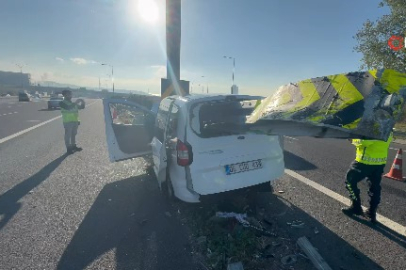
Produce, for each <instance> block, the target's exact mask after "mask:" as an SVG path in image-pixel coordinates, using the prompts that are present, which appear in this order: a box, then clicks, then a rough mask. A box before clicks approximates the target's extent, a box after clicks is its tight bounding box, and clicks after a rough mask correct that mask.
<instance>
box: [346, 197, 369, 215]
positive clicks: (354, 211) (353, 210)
mask: <svg viewBox="0 0 406 270" xmlns="http://www.w3.org/2000/svg"><path fill="white" fill-rule="evenodd" d="M341 211H343V213H344V214H346V215H347V216H353V215H363V214H364V212H363V211H362V207H361V200H359V199H358V200H356V201H352V204H351V206H350V207H347V208H342V209H341Z"/></svg>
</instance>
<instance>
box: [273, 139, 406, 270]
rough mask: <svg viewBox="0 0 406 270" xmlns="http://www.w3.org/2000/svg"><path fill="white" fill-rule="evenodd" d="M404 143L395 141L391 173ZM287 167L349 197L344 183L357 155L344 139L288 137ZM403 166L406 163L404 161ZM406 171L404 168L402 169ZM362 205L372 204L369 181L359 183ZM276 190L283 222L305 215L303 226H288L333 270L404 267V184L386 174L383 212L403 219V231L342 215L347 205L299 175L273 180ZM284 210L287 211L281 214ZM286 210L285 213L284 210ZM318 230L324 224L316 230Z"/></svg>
mask: <svg viewBox="0 0 406 270" xmlns="http://www.w3.org/2000/svg"><path fill="white" fill-rule="evenodd" d="M403 146H404V145H399V144H395V143H394V144H392V146H391V148H392V149H390V152H389V157H388V158H389V162H388V164H387V166H386V168H385V173H386V172H388V171H389V169H390V166H391V165H392V161H393V159H394V157H395V155H396V152H397V149H398V148H402V147H403ZM285 149H286V152H285V162H286V164H285V166H286V168H287V169H290V170H293V171H295V172H297V173H299V174H300V175H302V176H305V177H306V178H308V179H310V180H312V181H314V182H316V183H319V184H321V185H322V186H324V187H326V188H328V189H330V190H332V191H334V192H336V193H338V194H340V195H343V196H346V197H347V196H348V195H347V191H346V189H345V187H344V181H345V175H346V171H347V170H348V166H349V164H350V163H351V161H352V160H353V158H354V147H353V146H352V145H351V144H350V143H349V142H348V141H346V140H336V139H315V138H303V137H302V138H300V137H298V138H288V139H287V141H285ZM403 166H404V164H403ZM403 169H405V168H403ZM359 187H360V189H361V194H362V201H363V205H364V206H368V196H367V191H368V186H367V183H366V182H365V181H364V182H361V183H360V184H359ZM274 188H275V193H276V194H278V191H283V192H284V193H282V194H278V197H279V198H281V199H283V200H286V201H285V202H287V203H288V204H289V207H288V208H287V207H286V206H285V205H284V204H281V203H279V204H280V205H281V206H282V209H283V208H285V209H288V210H287V215H286V217H285V216H284V217H281V218H280V219H281V224H284V222H288V221H292V220H294V219H301V220H304V221H305V222H306V229H304V230H302V231H301V230H290V232H291V233H292V235H293V236H295V237H300V236H303V235H305V236H307V237H310V238H311V241H312V244H314V246H315V247H316V248H318V250H319V252H320V253H321V254H322V256H323V257H324V259H325V260H326V261H327V262H329V263H330V265H331V266H332V267H333V266H334V267H333V268H334V269H399V270H400V269H406V260H405V259H406V237H405V236H404V235H405V234H406V231H405V226H406V210H405V209H406V208H405V206H406V202H405V200H406V183H404V182H398V181H394V180H390V179H387V178H383V180H382V200H381V204H380V207H379V210H378V213H380V214H381V215H383V216H385V217H387V218H389V219H391V220H393V221H395V222H397V223H399V224H400V225H402V226H403V228H401V230H402V233H403V235H402V234H400V233H399V232H398V231H394V230H391V229H390V228H388V227H386V226H384V225H382V224H378V225H377V226H371V225H370V223H369V222H368V221H366V220H365V219H363V218H355V219H351V218H349V217H347V216H345V215H343V214H342V213H341V210H340V209H341V207H343V206H344V205H343V204H341V203H339V202H338V201H337V200H335V199H332V198H331V197H329V196H327V195H325V194H324V193H322V192H320V191H318V190H315V189H314V188H313V187H310V186H308V185H306V184H303V183H302V182H300V181H298V180H297V179H296V178H295V177H292V176H290V175H287V174H285V176H284V177H282V178H281V179H278V180H277V181H275V183H274ZM280 212H283V210H280V211H278V212H277V213H280ZM283 213H285V212H283ZM314 228H318V229H320V228H322V231H320V233H318V234H315V233H314V232H313V230H314ZM340 267H341V268H340Z"/></svg>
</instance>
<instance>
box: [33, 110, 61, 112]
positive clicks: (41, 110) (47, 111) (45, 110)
mask: <svg viewBox="0 0 406 270" xmlns="http://www.w3.org/2000/svg"><path fill="white" fill-rule="evenodd" d="M59 110H60V109H40V110H38V111H39V112H53V111H59Z"/></svg>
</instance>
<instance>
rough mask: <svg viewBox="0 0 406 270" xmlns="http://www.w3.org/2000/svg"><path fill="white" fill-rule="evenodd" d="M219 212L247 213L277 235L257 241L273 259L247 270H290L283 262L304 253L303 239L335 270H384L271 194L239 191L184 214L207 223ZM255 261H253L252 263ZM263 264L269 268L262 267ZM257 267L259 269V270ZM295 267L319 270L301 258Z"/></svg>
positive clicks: (188, 207)
mask: <svg viewBox="0 0 406 270" xmlns="http://www.w3.org/2000/svg"><path fill="white" fill-rule="evenodd" d="M217 211H220V212H235V213H245V214H247V216H248V218H247V219H248V220H250V219H251V218H254V219H255V220H257V222H259V224H261V225H262V226H263V228H265V229H266V230H267V231H268V232H270V233H272V234H273V235H271V236H265V237H262V238H261V239H260V240H257V241H258V242H262V243H263V245H267V244H268V245H267V246H268V247H269V246H270V248H269V249H268V250H267V252H269V253H270V254H272V256H271V257H270V258H267V259H257V262H258V264H257V265H244V269H245V267H251V268H250V269H288V266H283V265H281V258H282V257H283V256H286V255H289V254H296V255H297V254H298V253H303V251H302V250H301V249H300V248H299V247H298V246H297V245H296V241H297V239H298V238H300V237H302V236H306V237H307V238H308V239H309V241H310V242H311V243H312V245H313V246H314V247H315V248H317V249H318V251H319V253H320V255H321V256H322V257H323V258H324V259H325V260H326V262H327V263H328V264H329V265H330V267H332V269H341V270H350V269H368V270H382V269H383V268H382V267H381V266H380V265H378V264H377V263H375V262H374V261H372V260H371V259H370V258H369V257H368V256H367V255H366V254H363V253H362V252H360V251H359V250H357V249H355V248H354V247H353V246H351V245H350V244H349V243H348V242H346V241H345V240H344V239H342V238H341V237H340V236H339V235H337V234H336V233H335V232H333V231H331V230H330V229H328V228H327V227H325V225H323V224H322V223H320V222H319V221H318V220H316V219H314V218H313V217H312V216H310V215H308V214H307V213H306V212H304V211H303V210H302V209H300V208H299V207H296V206H294V205H292V204H291V203H289V202H288V201H286V200H285V199H283V198H281V197H279V196H277V195H275V194H273V193H271V192H255V191H254V192H253V193H251V192H250V191H247V190H236V191H231V192H227V193H223V194H218V195H217V196H210V198H207V200H206V201H205V202H204V203H202V204H199V205H183V206H181V212H182V213H188V214H189V215H193V218H194V219H198V217H201V216H203V219H204V220H210V219H212V217H214V216H215V213H216V212H217ZM295 220H300V221H302V222H304V224H305V225H304V227H303V228H292V227H291V226H290V225H288V223H292V222H293V221H295ZM235 222H236V221H235ZM236 223H237V222H236ZM254 224H257V223H254ZM227 226H228V227H226V228H227V230H226V231H225V232H224V235H227V233H230V232H231V231H232V228H234V226H235V225H234V224H232V223H230V224H228V225H227ZM230 228H231V229H230ZM315 228H317V230H318V231H317V233H315ZM245 230H248V229H247V228H246V229H245ZM207 241H208V242H209V241H210V242H213V241H214V240H213V239H211V238H210V235H209V236H208V239H207ZM234 245H236V243H234ZM263 252H264V251H263V250H257V252H256V254H262V253H263ZM254 260H255V259H253V258H252V261H251V263H253V261H254ZM261 264H264V265H265V266H261ZM255 266H259V267H257V268H255ZM292 267H293V268H294V269H302V270H310V269H315V268H314V266H313V265H312V264H311V262H310V261H309V260H306V259H304V258H302V257H300V256H298V261H297V262H296V263H295V264H293V265H292Z"/></svg>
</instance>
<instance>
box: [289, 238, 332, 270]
mask: <svg viewBox="0 0 406 270" xmlns="http://www.w3.org/2000/svg"><path fill="white" fill-rule="evenodd" d="M297 244H298V245H299V247H300V248H301V249H302V250H303V252H304V253H305V254H306V255H307V256H308V257H309V259H310V260H311V261H312V263H313V265H314V266H315V267H316V269H318V270H331V268H330V266H329V265H328V264H327V262H326V261H325V260H324V259H323V257H321V256H320V254H319V253H318V252H317V250H316V249H315V248H314V247H313V246H312V244H311V243H310V242H309V240H308V239H307V238H306V237H305V236H303V237H300V238H299V239H298V240H297Z"/></svg>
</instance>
